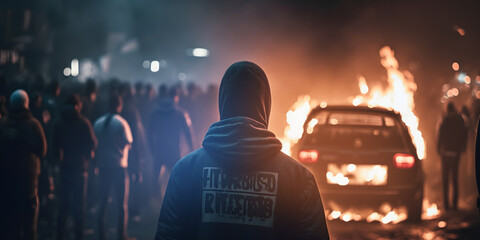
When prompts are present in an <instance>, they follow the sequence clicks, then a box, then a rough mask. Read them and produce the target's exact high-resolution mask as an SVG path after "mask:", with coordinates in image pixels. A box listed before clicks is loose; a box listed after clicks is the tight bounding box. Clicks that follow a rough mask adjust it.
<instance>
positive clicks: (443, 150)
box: [437, 102, 468, 210]
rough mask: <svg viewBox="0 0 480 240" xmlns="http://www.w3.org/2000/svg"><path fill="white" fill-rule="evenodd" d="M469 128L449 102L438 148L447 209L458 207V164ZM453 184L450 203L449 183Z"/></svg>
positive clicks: (440, 131)
mask: <svg viewBox="0 0 480 240" xmlns="http://www.w3.org/2000/svg"><path fill="white" fill-rule="evenodd" d="M467 134H468V132H467V128H466V127H465V122H464V119H463V118H462V116H461V115H460V114H459V113H458V112H457V110H456V108H455V105H454V104H453V102H449V103H448V104H447V114H446V116H445V118H444V119H443V121H442V123H441V124H440V128H439V134H438V143H437V150H438V153H439V155H440V156H441V158H442V182H443V203H444V206H445V209H446V210H449V209H452V208H453V209H454V210H456V209H457V208H458V165H459V163H460V155H461V153H462V152H465V150H466V147H467ZM450 183H451V184H452V185H453V202H452V204H450V202H449V198H450V194H449V185H450Z"/></svg>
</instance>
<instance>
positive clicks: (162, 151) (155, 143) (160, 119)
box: [148, 88, 193, 191]
mask: <svg viewBox="0 0 480 240" xmlns="http://www.w3.org/2000/svg"><path fill="white" fill-rule="evenodd" d="M160 100H161V102H160V104H159V106H158V108H157V109H155V111H154V112H153V113H152V116H151V118H150V128H151V129H150V132H149V139H148V140H149V144H150V150H151V151H152V157H153V161H154V162H153V166H154V167H153V170H154V181H155V185H156V184H157V183H158V178H159V174H160V170H161V168H162V166H164V168H165V170H166V172H169V171H170V170H171V169H172V168H173V165H175V163H176V162H177V161H178V160H179V159H180V154H181V136H182V135H183V136H184V137H185V140H186V143H187V145H188V147H189V149H190V150H193V139H192V129H191V121H190V117H189V116H188V113H187V112H186V111H184V110H183V109H180V108H179V107H178V92H177V90H176V89H174V88H172V89H171V90H170V92H169V95H168V96H167V97H166V98H163V99H160ZM156 190H157V191H158V190H159V188H158V187H157V188H156Z"/></svg>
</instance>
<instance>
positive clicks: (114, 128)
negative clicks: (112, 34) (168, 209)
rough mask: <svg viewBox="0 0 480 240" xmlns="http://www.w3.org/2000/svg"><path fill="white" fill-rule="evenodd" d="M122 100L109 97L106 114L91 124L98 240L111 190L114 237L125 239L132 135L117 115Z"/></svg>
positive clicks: (103, 227) (125, 122) (120, 108)
mask: <svg viewBox="0 0 480 240" xmlns="http://www.w3.org/2000/svg"><path fill="white" fill-rule="evenodd" d="M122 108H123V101H122V98H121V97H120V96H118V95H116V94H113V95H112V96H111V98H110V101H109V112H108V113H107V114H105V115H103V116H101V117H100V118H99V119H97V121H95V124H94V131H95V135H96V136H97V139H98V149H97V152H96V157H95V159H96V162H97V164H98V168H99V178H100V208H99V212H98V221H99V224H98V231H99V239H100V240H104V239H106V237H107V232H106V230H107V229H106V227H105V221H106V219H105V218H106V213H107V206H108V204H109V203H108V199H109V195H110V192H111V190H112V189H113V190H114V192H115V201H116V203H117V206H118V209H117V213H118V215H117V219H118V225H117V237H118V239H129V237H128V235H127V226H128V225H127V223H128V191H129V177H128V171H127V168H128V152H129V150H130V146H131V144H132V141H133V139H132V132H131V131H130V126H129V125H128V123H127V121H126V120H125V119H124V118H122V117H121V116H120V115H119V114H120V113H121V112H122Z"/></svg>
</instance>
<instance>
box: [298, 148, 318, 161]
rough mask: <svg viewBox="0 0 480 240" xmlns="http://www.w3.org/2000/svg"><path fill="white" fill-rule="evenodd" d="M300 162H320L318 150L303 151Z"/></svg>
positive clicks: (300, 154) (299, 156) (299, 157)
mask: <svg viewBox="0 0 480 240" xmlns="http://www.w3.org/2000/svg"><path fill="white" fill-rule="evenodd" d="M298 160H300V162H302V163H315V162H317V161H318V151H317V150H301V151H300V152H299V153H298Z"/></svg>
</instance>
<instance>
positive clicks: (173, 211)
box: [156, 62, 328, 239]
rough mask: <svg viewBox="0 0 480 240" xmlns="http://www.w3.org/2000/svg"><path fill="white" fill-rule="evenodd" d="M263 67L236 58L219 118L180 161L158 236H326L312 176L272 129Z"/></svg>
mask: <svg viewBox="0 0 480 240" xmlns="http://www.w3.org/2000/svg"><path fill="white" fill-rule="evenodd" d="M270 106H271V97H270V87H269V84H268V79H267V77H266V75H265V73H264V72H263V70H262V69H261V68H260V67H259V66H257V65H256V64H254V63H251V62H237V63H235V64H233V65H232V66H230V68H228V70H227V71H226V73H225V75H224V77H223V79H222V83H221V85H220V94H219V109H220V121H219V122H216V123H214V124H212V125H211V126H210V128H209V130H208V132H207V134H206V136H205V139H204V141H203V148H201V149H198V150H197V151H195V152H193V153H191V154H189V155H187V156H186V157H184V158H183V159H181V160H180V161H178V162H177V164H176V165H175V167H174V169H173V171H172V174H171V176H170V180H169V183H168V186H167V191H166V194H165V198H164V200H163V205H162V209H161V212H160V217H159V221H158V228H157V233H156V239H328V230H327V226H326V221H325V213H324V210H323V205H322V200H321V198H320V195H319V192H318V189H317V185H316V183H315V179H314V177H313V175H312V174H311V173H310V172H309V171H308V170H307V169H306V168H305V167H304V166H303V165H301V164H299V163H298V162H297V161H295V160H294V159H292V158H291V157H289V156H287V155H285V154H283V153H282V152H281V151H280V150H281V148H282V145H281V143H280V141H279V140H278V139H277V138H276V137H275V135H274V134H273V133H272V132H270V131H268V130H267V126H268V121H269V115H270Z"/></svg>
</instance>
